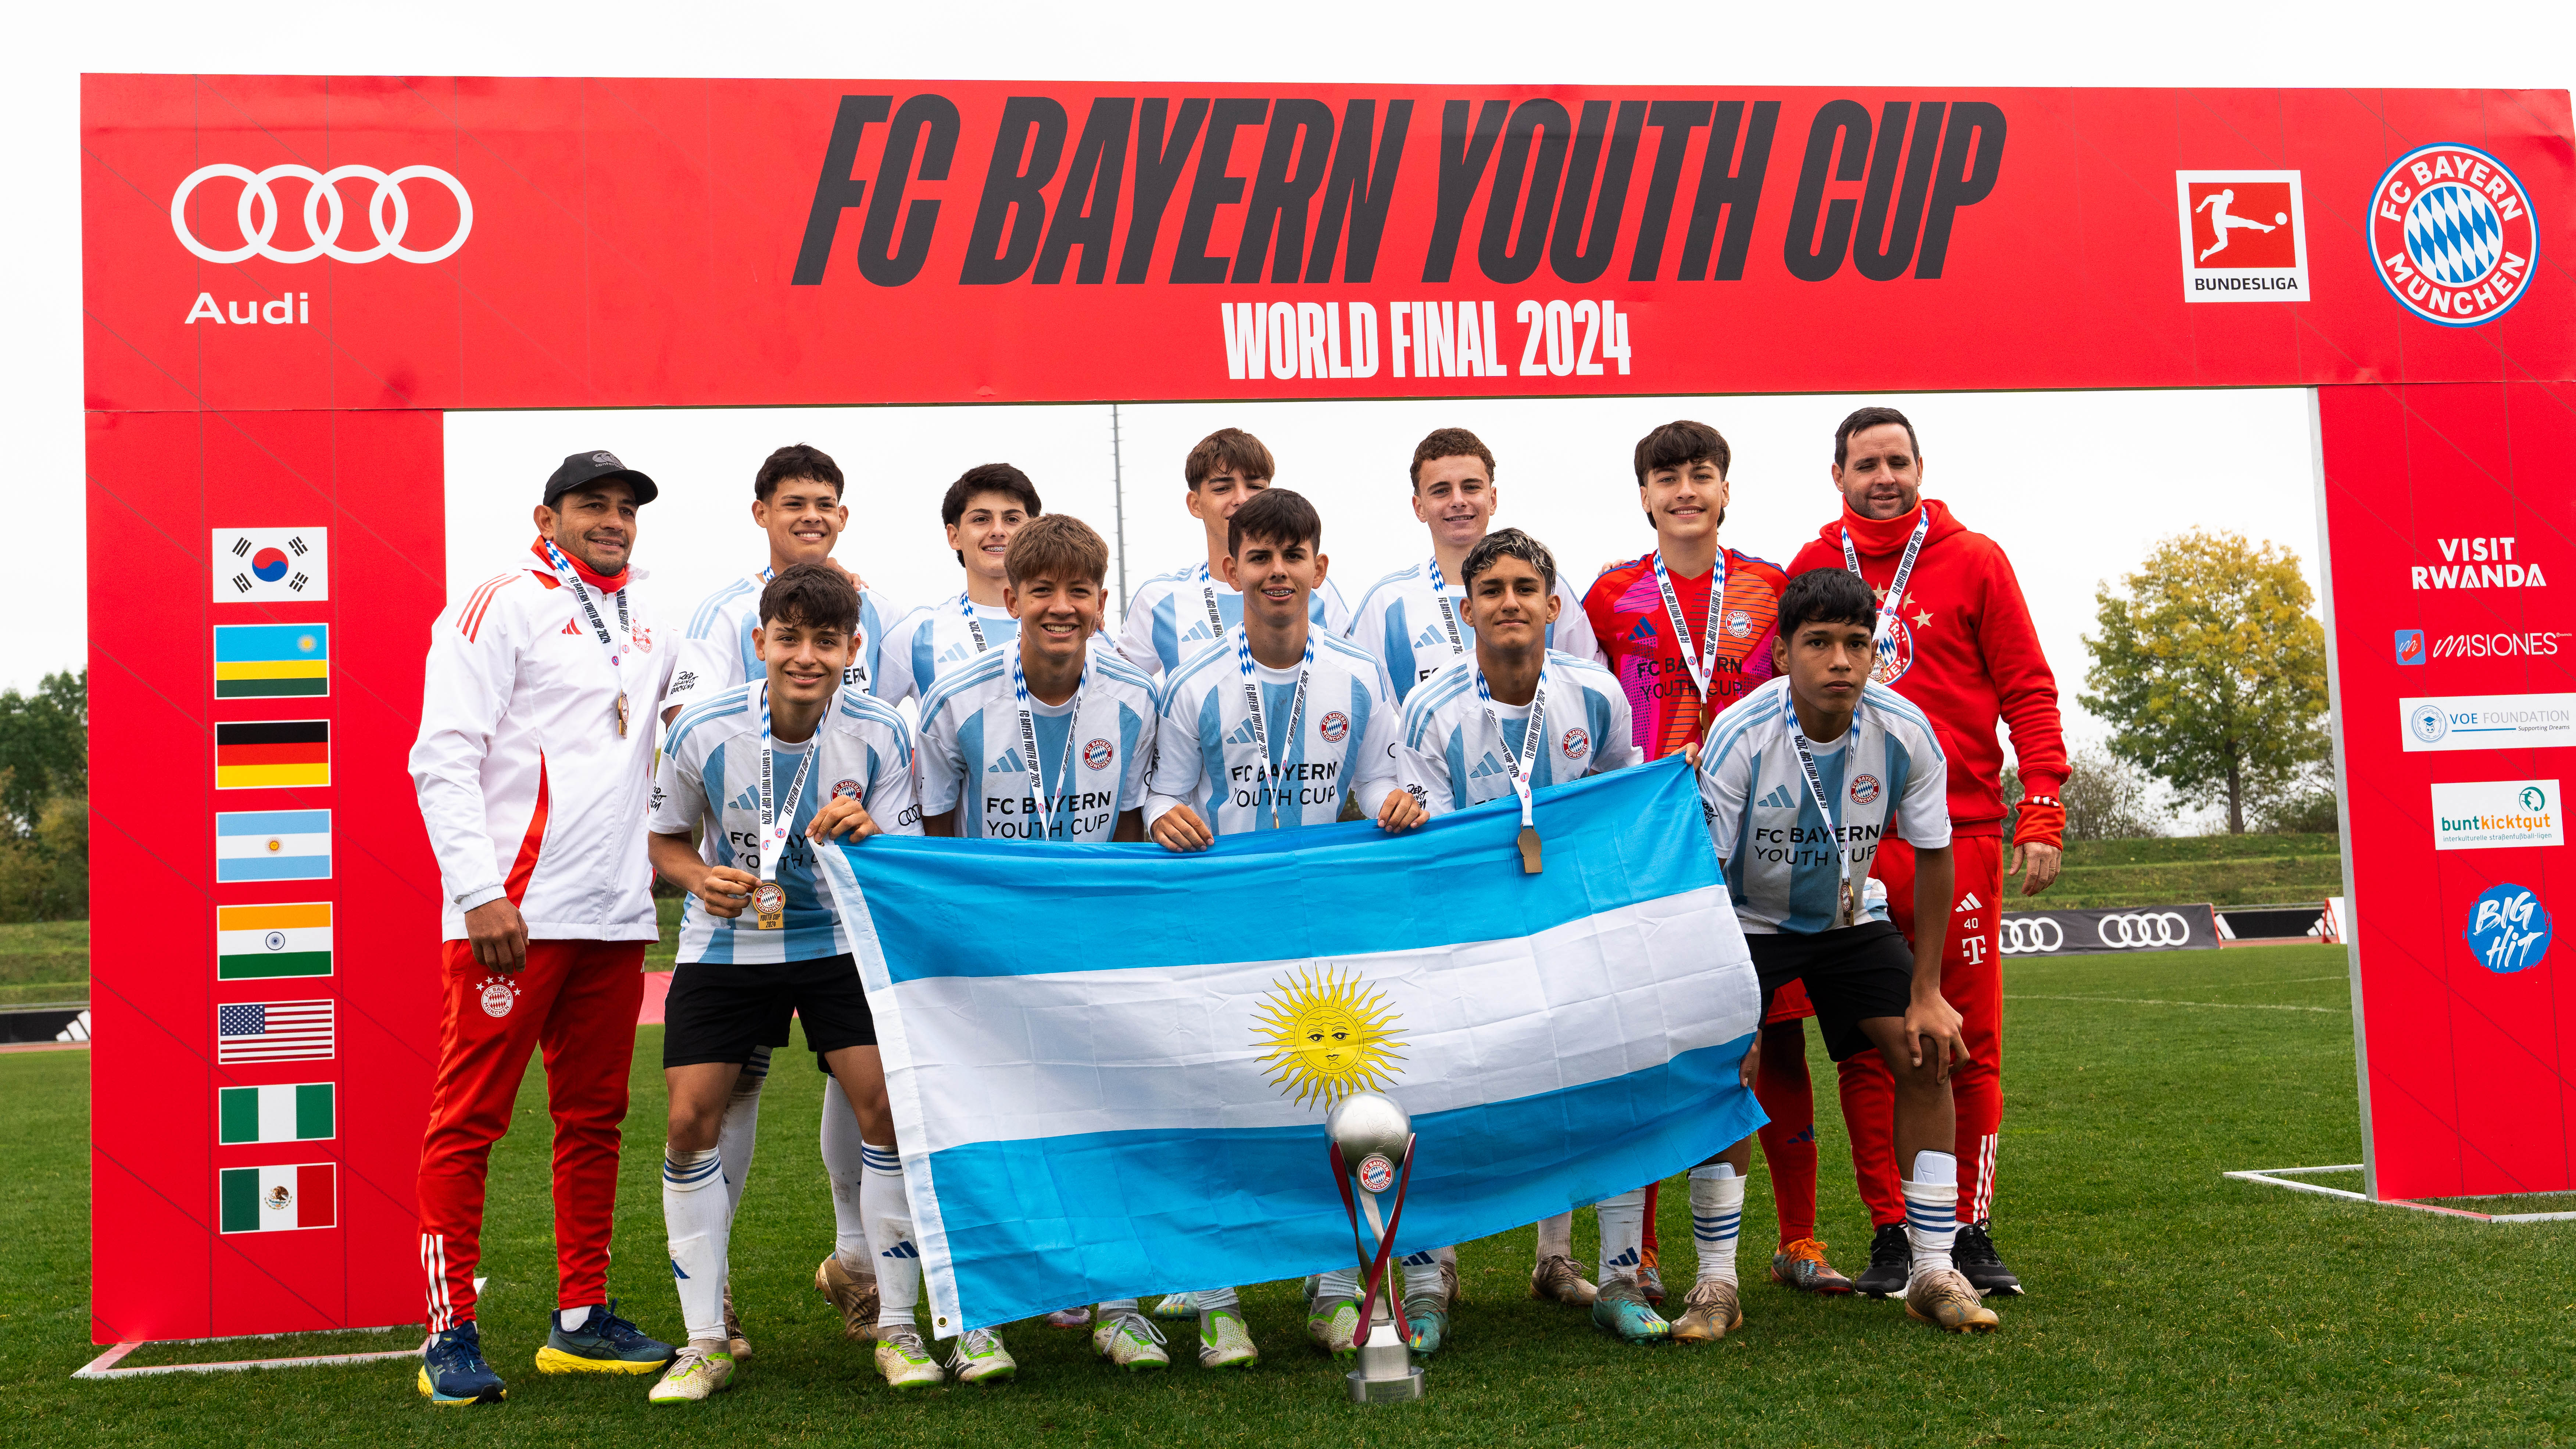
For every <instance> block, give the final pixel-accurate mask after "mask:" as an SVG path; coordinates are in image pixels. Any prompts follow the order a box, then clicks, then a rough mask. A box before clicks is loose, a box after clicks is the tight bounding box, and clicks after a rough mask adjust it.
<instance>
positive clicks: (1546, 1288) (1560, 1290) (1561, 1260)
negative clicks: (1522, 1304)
mask: <svg viewBox="0 0 2576 1449" xmlns="http://www.w3.org/2000/svg"><path fill="white" fill-rule="evenodd" d="M1600 1291H1601V1290H1600V1289H1598V1288H1595V1287H1593V1286H1592V1282H1591V1280H1590V1279H1588V1278H1586V1277H1584V1276H1583V1265H1582V1264H1581V1263H1578V1262H1576V1261H1574V1260H1573V1259H1572V1258H1569V1257H1567V1256H1565V1255H1564V1254H1563V1253H1550V1254H1548V1255H1547V1256H1546V1257H1544V1258H1541V1259H1539V1260H1538V1266H1537V1267H1535V1268H1532V1269H1531V1270H1530V1296H1531V1297H1532V1298H1540V1299H1545V1300H1546V1301H1548V1302H1550V1303H1571V1304H1573V1305H1574V1306H1575V1307H1577V1308H1583V1307H1588V1306H1590V1304H1591V1303H1592V1300H1593V1299H1594V1298H1595V1297H1597V1296H1599V1294H1600Z"/></svg>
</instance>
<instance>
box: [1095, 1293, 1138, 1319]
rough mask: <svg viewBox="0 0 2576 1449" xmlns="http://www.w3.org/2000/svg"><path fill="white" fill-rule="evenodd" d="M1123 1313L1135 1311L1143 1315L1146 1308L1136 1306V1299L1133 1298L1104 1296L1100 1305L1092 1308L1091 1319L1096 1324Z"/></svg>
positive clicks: (1134, 1312)
mask: <svg viewBox="0 0 2576 1449" xmlns="http://www.w3.org/2000/svg"><path fill="white" fill-rule="evenodd" d="M1121 1313H1133V1314H1136V1315H1138V1316H1140V1317H1141V1316H1143V1314H1144V1310H1143V1309H1141V1308H1138V1307H1137V1306H1136V1300H1135V1299H1133V1298H1103V1299H1101V1300H1100V1306H1098V1307H1097V1308H1094V1309H1092V1310H1091V1321H1092V1322H1093V1323H1095V1324H1099V1323H1107V1322H1108V1321H1109V1320H1111V1319H1113V1318H1115V1317H1117V1316H1118V1315H1119V1314H1121Z"/></svg>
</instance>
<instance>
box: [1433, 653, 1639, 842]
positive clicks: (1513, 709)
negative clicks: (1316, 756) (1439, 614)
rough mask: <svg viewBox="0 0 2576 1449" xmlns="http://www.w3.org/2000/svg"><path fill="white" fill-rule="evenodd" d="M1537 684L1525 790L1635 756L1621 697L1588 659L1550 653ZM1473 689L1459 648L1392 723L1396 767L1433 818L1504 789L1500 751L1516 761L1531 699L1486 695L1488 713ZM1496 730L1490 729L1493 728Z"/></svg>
mask: <svg viewBox="0 0 2576 1449" xmlns="http://www.w3.org/2000/svg"><path fill="white" fill-rule="evenodd" d="M1541 684H1542V687H1543V688H1544V689H1545V691H1546V698H1545V700H1544V701H1533V702H1532V703H1533V704H1539V703H1543V704H1544V706H1545V710H1546V713H1545V716H1544V718H1542V719H1541V721H1540V723H1539V728H1540V729H1542V730H1544V731H1546V734H1545V736H1544V737H1543V738H1542V739H1541V741H1540V744H1541V746H1542V748H1540V749H1539V750H1537V751H1536V753H1535V758H1533V759H1532V760H1531V762H1530V788H1532V789H1534V790H1535V789H1544V788H1546V787H1547V786H1549V785H1562V784H1566V783H1567V782H1569V781H1573V780H1580V779H1582V778H1583V777H1584V776H1586V775H1599V774H1605V773H1607V772H1609V771H1611V770H1616V769H1621V768H1623V767H1625V766H1628V765H1633V764H1635V763H1637V760H1638V754H1637V742H1636V740H1635V738H1634V737H1633V735H1632V733H1631V731H1630V728H1629V723H1628V700H1627V696H1625V695H1623V694H1621V693H1620V692H1619V684H1618V681H1617V680H1615V679H1612V678H1611V677H1610V671H1608V670H1606V669H1604V668H1602V667H1601V666H1600V665H1598V664H1595V663H1593V662H1592V661H1591V660H1589V659H1577V658H1575V657H1574V656H1573V655H1571V654H1563V653H1558V652H1555V651H1550V652H1549V654H1548V656H1547V668H1546V671H1545V674H1544V676H1543V677H1542V680H1541ZM1486 708H1487V706H1486V703H1485V701H1484V699H1483V698H1482V697H1481V696H1479V695H1478V693H1477V691H1476V660H1475V656H1473V655H1469V656H1468V657H1467V658H1465V659H1461V660H1459V661H1458V662H1457V663H1455V664H1452V665H1450V666H1449V667H1448V668H1446V669H1444V670H1442V671H1440V672H1439V673H1438V674H1435V675H1433V676H1431V678H1429V679H1427V680H1425V681H1423V683H1422V686H1421V687H1420V688H1418V689H1416V690H1414V691H1413V696H1412V697H1411V698H1410V699H1407V700H1406V701H1405V702H1404V721H1403V723H1402V724H1401V725H1400V726H1399V727H1398V728H1399V731H1400V736H1399V738H1398V739H1397V741H1396V752H1395V758H1396V774H1397V777H1398V778H1399V779H1400V780H1401V781H1402V782H1403V785H1404V788H1406V789H1407V790H1410V791H1412V792H1413V797H1414V798H1415V799H1417V800H1419V801H1421V802H1422V808H1423V809H1425V810H1428V811H1429V812H1431V813H1432V814H1433V815H1447V814H1449V813H1451V812H1452V811H1458V810H1464V809H1466V808H1467V807H1468V806H1470V805H1481V804H1483V803H1484V802H1486V801H1488V800H1499V799H1502V798H1505V797H1507V796H1509V795H1510V794H1512V776H1511V767H1510V766H1508V765H1506V764H1504V763H1503V758H1502V755H1501V753H1500V752H1501V751H1503V750H1510V751H1511V752H1512V753H1513V757H1514V758H1515V759H1518V758H1521V757H1522V756H1523V754H1524V752H1525V751H1526V750H1527V747H1528V740H1529V717H1530V711H1531V708H1532V705H1518V706H1514V705H1507V704H1504V703H1503V702H1502V701H1500V700H1496V701H1494V702H1493V705H1492V709H1493V713H1494V718H1493V720H1492V721H1490V722H1489V721H1488V720H1487V719H1486V718H1485V710H1486ZM1497 725H1499V726H1500V727H1501V733H1500V735H1499V736H1498V735H1497V734H1496V732H1495V727H1496V726H1497Z"/></svg>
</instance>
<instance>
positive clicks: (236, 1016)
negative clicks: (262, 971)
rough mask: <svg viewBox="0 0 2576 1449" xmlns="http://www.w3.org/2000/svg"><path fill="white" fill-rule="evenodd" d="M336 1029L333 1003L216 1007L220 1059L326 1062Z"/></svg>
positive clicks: (253, 1003) (240, 1003)
mask: <svg viewBox="0 0 2576 1449" xmlns="http://www.w3.org/2000/svg"><path fill="white" fill-rule="evenodd" d="M336 1026H337V1022H336V1020H335V1018H334V1013H333V1005H332V1003H331V1002H328V1001H228V1002H226V1003H224V1004H223V1005H221V1006H218V1007H216V1008H215V1061H216V1063H217V1064H218V1065H222V1064H226V1063H231V1062H294V1061H327V1060H329V1059H330V1056H331V1051H332V1045H333V1043H332V1038H333V1036H334V1028H335V1027H336Z"/></svg>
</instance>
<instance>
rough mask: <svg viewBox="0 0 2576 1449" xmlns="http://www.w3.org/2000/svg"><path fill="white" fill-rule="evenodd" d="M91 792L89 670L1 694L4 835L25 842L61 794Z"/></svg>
mask: <svg viewBox="0 0 2576 1449" xmlns="http://www.w3.org/2000/svg"><path fill="white" fill-rule="evenodd" d="M88 793H89V671H87V670H82V671H81V672H80V673H78V674H48V675H46V676H45V680H44V683H42V684H40V685H38V686H37V687H36V692H35V693H34V694H33V695H32V696H31V695H22V694H20V693H19V692H18V691H16V690H14V689H11V690H5V691H0V832H5V833H6V834H7V835H8V836H10V837H13V838H16V839H19V840H25V839H29V838H31V837H33V836H34V835H35V834H36V833H37V831H38V828H39V827H40V826H41V825H42V824H43V822H44V819H45V807H46V802H48V801H50V800H52V799H53V798H54V797H55V796H57V795H64V796H75V797H76V796H82V795H86V794H88Z"/></svg>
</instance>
